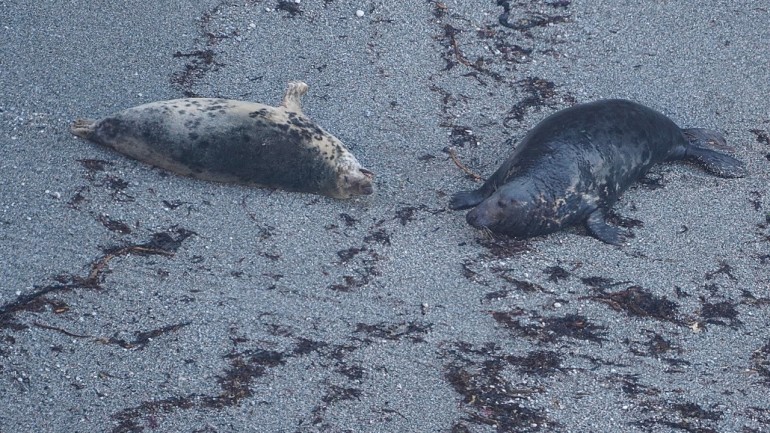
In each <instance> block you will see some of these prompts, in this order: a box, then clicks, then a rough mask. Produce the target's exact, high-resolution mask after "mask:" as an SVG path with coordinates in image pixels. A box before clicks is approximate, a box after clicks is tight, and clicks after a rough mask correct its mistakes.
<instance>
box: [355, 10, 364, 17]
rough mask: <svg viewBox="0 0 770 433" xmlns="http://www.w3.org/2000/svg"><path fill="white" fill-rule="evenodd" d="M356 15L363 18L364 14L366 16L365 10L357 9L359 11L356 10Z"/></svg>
mask: <svg viewBox="0 0 770 433" xmlns="http://www.w3.org/2000/svg"><path fill="white" fill-rule="evenodd" d="M356 16H357V17H358V18H361V17H362V16H364V11H362V10H361V9H359V10H357V11H356Z"/></svg>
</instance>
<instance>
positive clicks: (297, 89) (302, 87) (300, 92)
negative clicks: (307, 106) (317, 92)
mask: <svg viewBox="0 0 770 433" xmlns="http://www.w3.org/2000/svg"><path fill="white" fill-rule="evenodd" d="M305 93H307V84H305V83H303V82H302V81H292V82H290V83H289V85H288V87H286V93H284V94H283V101H281V105H282V106H283V107H286V109H287V110H291V111H296V112H298V113H301V112H302V105H301V103H300V99H301V98H302V97H303V96H304V95H305Z"/></svg>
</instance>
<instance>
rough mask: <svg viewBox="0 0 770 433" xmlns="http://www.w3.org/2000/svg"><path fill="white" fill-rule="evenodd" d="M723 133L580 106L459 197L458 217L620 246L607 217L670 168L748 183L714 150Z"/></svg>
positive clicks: (613, 105) (649, 114)
mask: <svg viewBox="0 0 770 433" xmlns="http://www.w3.org/2000/svg"><path fill="white" fill-rule="evenodd" d="M725 146H726V144H725V140H724V137H722V135H721V134H719V133H718V132H716V131H710V130H706V129H680V128H679V127H678V126H677V125H676V124H675V123H674V122H673V121H671V120H670V119H669V118H667V117H666V116H664V115H663V114H661V113H658V112H657V111H655V110H652V109H650V108H647V107H645V106H643V105H640V104H637V103H635V102H631V101H625V100H617V99H616V100H603V101H596V102H592V103H588V104H581V105H576V106H574V107H571V108H567V109H565V110H561V111H559V112H556V113H554V114H552V115H551V116H549V117H547V118H546V119H545V120H543V121H542V122H540V123H539V124H538V125H537V126H535V128H534V129H532V130H531V131H530V132H529V133H528V134H527V135H526V136H525V137H524V139H523V140H522V142H521V143H520V144H519V145H518V146H517V147H516V149H515V150H514V151H513V153H512V154H511V156H510V157H509V158H508V159H507V160H506V161H505V162H504V163H503V164H502V165H501V166H500V168H499V169H498V170H497V171H496V172H495V173H494V174H493V175H492V177H490V178H489V179H488V180H487V181H486V182H485V183H484V185H483V186H482V187H481V188H479V189H477V190H475V191H463V192H459V193H457V194H455V195H454V196H453V197H452V200H451V202H450V205H449V206H450V207H451V208H452V209H467V208H471V207H474V206H475V208H474V209H473V210H471V211H470V212H469V213H468V215H467V216H466V220H467V221H468V223H469V224H470V225H472V226H474V227H477V228H487V229H489V230H492V231H493V232H498V233H504V234H509V235H512V236H516V237H531V236H538V235H543V234H548V233H552V232H555V231H557V230H560V229H562V228H564V227H568V226H570V225H574V224H578V223H584V224H585V225H586V227H587V228H588V230H589V232H590V233H591V234H592V235H593V236H595V237H596V238H598V239H600V240H602V241H604V242H607V243H610V244H616V245H617V244H619V243H620V242H621V238H622V236H621V233H620V230H619V229H618V228H617V227H613V226H610V225H608V224H607V222H606V221H605V218H606V213H607V211H608V210H609V209H610V207H611V206H612V205H613V204H614V203H615V202H616V201H617V200H618V197H619V196H620V194H622V193H623V191H625V190H626V189H628V187H629V186H631V185H632V184H633V183H634V182H635V181H636V180H637V179H639V178H640V177H642V176H643V175H644V174H645V173H647V171H648V170H649V169H650V167H652V165H654V164H656V163H658V162H663V161H675V160H689V161H693V162H695V163H697V164H700V165H701V166H703V168H704V169H706V171H708V172H709V173H712V174H714V175H716V176H720V177H742V176H745V175H746V169H745V167H744V164H743V163H742V162H741V161H738V160H737V159H735V158H733V157H731V156H729V155H725V154H723V153H720V152H716V151H714V150H712V149H711V148H713V147H725Z"/></svg>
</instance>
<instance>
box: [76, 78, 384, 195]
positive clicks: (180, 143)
mask: <svg viewBox="0 0 770 433" xmlns="http://www.w3.org/2000/svg"><path fill="white" fill-rule="evenodd" d="M307 89H308V87H307V84H305V83H302V82H292V83H289V86H288V88H287V90H286V93H285V95H284V97H283V101H282V103H281V105H280V106H278V107H271V106H269V105H263V104H259V103H255V102H245V101H236V100H231V99H215V98H187V99H175V100H170V101H159V102H152V103H149V104H145V105H140V106H138V107H134V108H129V109H127V110H124V111H121V112H119V113H117V114H114V115H112V116H109V117H105V118H103V119H101V120H97V121H93V120H84V119H80V120H77V121H75V122H74V124H73V125H72V128H71V131H72V133H73V134H75V135H77V136H79V137H82V138H85V139H87V140H89V141H93V142H96V143H99V144H102V145H105V146H107V147H110V148H112V149H115V150H116V151H118V152H120V153H123V154H125V155H128V156H130V157H132V158H135V159H137V160H139V161H142V162H146V163H148V164H152V165H155V166H157V167H161V168H165V169H167V170H169V171H172V172H174V173H177V174H181V175H185V176H191V177H194V178H198V179H204V180H211V181H217V182H229V183H239V184H245V185H254V186H263V187H271V188H280V189H285V190H288V191H299V192H309V193H315V194H321V195H327V196H330V197H336V198H349V197H352V196H357V195H366V194H371V193H372V192H373V191H374V188H373V185H372V179H373V177H374V175H373V173H372V172H371V171H369V170H367V169H365V168H363V167H362V166H361V164H360V163H359V162H358V160H357V159H356V158H355V157H354V156H353V154H351V153H350V152H349V151H348V150H347V149H346V148H345V146H344V145H343V144H342V142H341V141H340V140H339V139H337V138H336V137H335V136H333V135H331V134H329V133H328V132H326V131H324V130H323V129H322V128H321V127H320V126H318V125H317V124H316V123H315V122H313V121H312V120H310V119H309V118H308V117H307V116H305V114H304V113H302V107H301V105H300V98H301V97H302V96H303V95H304V94H305V93H306V92H307Z"/></svg>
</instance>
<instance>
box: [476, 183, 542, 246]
mask: <svg viewBox="0 0 770 433" xmlns="http://www.w3.org/2000/svg"><path fill="white" fill-rule="evenodd" d="M531 191H532V190H531V188H527V187H526V185H521V184H520V183H518V182H511V183H508V184H505V185H503V186H502V187H500V188H499V189H497V190H496V191H495V192H494V193H492V194H491V195H490V196H489V197H487V198H486V200H484V201H482V202H481V203H479V205H478V206H476V207H475V208H473V209H472V210H471V211H470V212H468V215H466V217H465V219H466V221H468V224H470V225H471V226H473V227H476V228H480V229H489V230H491V231H493V232H497V233H505V234H508V235H512V236H516V237H529V236H532V235H534V234H540V233H542V231H543V229H544V225H548V223H549V221H548V219H546V218H544V215H543V212H542V206H540V204H541V200H540V199H539V197H538V196H537V195H533V194H532V193H531Z"/></svg>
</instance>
